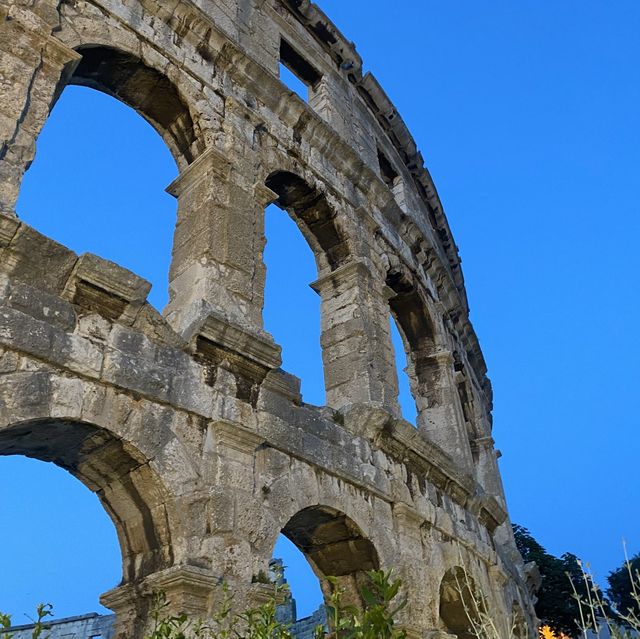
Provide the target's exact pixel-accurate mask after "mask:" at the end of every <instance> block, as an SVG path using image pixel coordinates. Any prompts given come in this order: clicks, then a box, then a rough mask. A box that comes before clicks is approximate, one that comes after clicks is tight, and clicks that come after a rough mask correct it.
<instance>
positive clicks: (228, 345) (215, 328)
mask: <svg viewBox="0 0 640 639" xmlns="http://www.w3.org/2000/svg"><path fill="white" fill-rule="evenodd" d="M187 339H188V340H189V342H191V344H192V347H193V348H194V349H195V351H196V352H200V353H201V354H204V353H202V348H201V347H200V346H199V341H200V340H204V341H205V342H210V343H211V344H215V345H217V346H220V347H222V348H223V349H224V350H228V351H231V352H233V353H235V354H236V355H239V356H240V357H243V358H247V359H249V360H252V361H254V362H255V363H256V364H258V365H260V366H263V367H265V368H266V369H277V368H280V365H281V364H282V358H281V356H280V352H281V348H280V346H278V345H277V344H276V343H275V342H274V341H273V340H272V339H270V338H269V337H268V336H267V334H266V333H265V334H264V335H258V334H257V333H253V332H250V331H248V330H246V329H245V328H242V327H240V326H238V325H236V324H233V323H231V322H230V321H229V320H228V319H227V318H225V317H223V316H222V315H219V314H217V313H213V312H210V313H209V315H208V316H207V317H205V318H204V320H202V321H201V323H200V324H199V325H196V326H195V327H193V328H192V329H191V331H190V332H189V335H188V336H187Z"/></svg>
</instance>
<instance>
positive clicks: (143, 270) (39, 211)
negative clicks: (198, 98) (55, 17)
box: [16, 47, 196, 309]
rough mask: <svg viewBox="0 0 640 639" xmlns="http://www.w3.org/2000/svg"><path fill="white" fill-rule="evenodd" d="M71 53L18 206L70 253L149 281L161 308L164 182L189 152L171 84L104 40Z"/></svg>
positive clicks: (184, 118)
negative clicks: (69, 71) (74, 61)
mask: <svg viewBox="0 0 640 639" xmlns="http://www.w3.org/2000/svg"><path fill="white" fill-rule="evenodd" d="M80 53H81V54H82V56H83V57H82V59H81V60H80V62H79V64H78V66H77V67H76V69H75V71H74V73H73V75H72V76H71V78H70V79H69V81H68V84H67V86H66V88H65V86H60V88H59V93H61V95H60V98H59V99H58V100H57V101H56V104H55V107H54V108H53V110H52V112H51V114H50V117H49V119H48V120H47V122H46V124H45V126H44V127H43V130H42V132H41V134H40V136H39V137H38V143H37V147H38V148H37V154H36V157H35V160H34V162H33V164H32V165H31V167H30V169H29V170H28V171H27V173H26V174H25V177H24V180H23V184H22V188H21V190H20V197H19V200H18V204H17V207H16V208H17V212H18V214H19V216H20V217H21V218H22V219H24V221H26V222H27V223H28V224H31V225H32V226H34V227H35V228H36V229H38V230H39V231H40V232H42V233H44V234H46V235H48V236H50V237H52V238H53V239H55V240H57V241H59V242H61V243H62V244H64V245H65V246H68V247H69V248H71V249H72V250H74V251H76V252H78V253H83V252H91V253H95V254H97V255H99V256H100V257H104V258H107V259H109V260H112V261H114V262H116V263H118V264H119V265H121V266H124V267H125V268H128V269H130V270H132V271H133V272H135V273H136V274H137V275H141V276H142V277H144V278H145V279H148V280H149V281H151V283H152V284H153V289H152V292H151V294H150V296H149V301H150V302H151V303H152V304H153V305H154V306H156V308H158V309H162V308H163V307H164V306H165V304H166V302H167V298H168V271H169V262H170V258H171V247H172V240H173V232H174V227H175V220H176V201H175V199H174V198H173V197H172V196H170V195H168V194H167V193H165V188H166V186H167V185H168V184H169V183H170V182H171V181H172V180H173V179H174V178H175V177H176V173H177V169H176V163H177V164H178V165H180V166H186V164H187V163H188V162H190V161H191V160H192V159H193V154H194V151H195V144H196V143H195V133H194V127H193V122H192V119H191V116H190V114H189V110H188V109H187V107H186V106H185V104H184V102H183V101H182V99H181V97H180V95H179V94H178V92H177V90H176V89H175V87H174V86H173V84H172V83H171V82H170V81H169V80H168V79H167V78H166V77H165V76H163V75H162V74H160V73H159V72H157V71H155V70H154V69H151V68H149V67H147V66H145V65H144V64H143V62H142V61H141V60H140V59H139V58H136V57H135V56H131V55H129V54H126V53H123V52H120V51H117V50H115V49H111V48H108V47H85V48H82V49H81V50H80ZM69 85H79V86H69ZM92 89H96V90H92ZM163 140H164V142H163Z"/></svg>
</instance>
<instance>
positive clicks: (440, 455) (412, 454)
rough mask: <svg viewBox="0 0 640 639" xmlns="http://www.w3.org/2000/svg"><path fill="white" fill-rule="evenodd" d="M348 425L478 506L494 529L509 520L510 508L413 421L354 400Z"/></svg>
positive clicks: (346, 419)
mask: <svg viewBox="0 0 640 639" xmlns="http://www.w3.org/2000/svg"><path fill="white" fill-rule="evenodd" d="M341 413H342V416H343V420H344V424H345V427H346V428H347V430H348V431H350V432H352V433H354V434H360V435H363V436H365V437H367V438H368V439H370V440H371V441H372V442H373V443H374V444H375V445H376V446H378V447H379V448H380V449H381V450H382V451H383V452H385V453H387V454H389V455H390V456H391V457H392V458H394V459H396V460H398V461H400V462H402V463H408V464H412V465H414V466H416V467H417V469H418V470H419V472H420V474H421V475H422V476H423V477H424V478H425V479H426V480H427V481H429V482H431V483H433V484H434V485H435V486H437V487H438V488H440V489H441V490H443V491H444V492H445V493H446V494H447V495H449V496H450V497H451V498H452V499H453V500H454V501H455V502H456V503H458V504H459V505H460V506H462V507H464V508H470V509H472V510H475V512H476V513H477V514H478V515H479V517H480V521H481V522H482V523H483V525H485V526H486V527H487V528H488V529H489V530H490V531H491V532H493V531H494V530H495V529H496V528H497V527H498V526H499V525H500V524H502V523H503V522H504V521H505V520H506V517H507V515H506V512H505V511H504V509H503V508H502V507H501V506H500V504H498V502H497V501H496V499H495V498H494V497H492V496H491V495H487V494H485V493H484V491H483V489H482V488H481V487H480V485H479V484H478V483H477V482H476V481H475V480H474V479H473V478H472V477H471V476H469V475H468V474H466V473H461V472H460V471H459V470H458V469H457V468H456V467H455V464H454V462H453V460H452V459H451V457H449V456H448V455H447V454H446V453H445V452H444V451H443V450H442V449H441V448H440V447H439V446H437V445H436V444H434V443H432V442H428V441H426V440H425V439H424V438H423V437H422V436H421V435H420V433H419V432H418V431H417V430H416V429H415V428H414V427H413V426H411V424H409V423H408V422H406V421H405V420H403V419H398V418H397V417H394V416H393V415H391V414H390V413H389V412H387V411H386V410H385V409H384V408H381V407H372V406H368V405H365V404H351V405H349V406H347V407H346V408H345V409H343V411H341Z"/></svg>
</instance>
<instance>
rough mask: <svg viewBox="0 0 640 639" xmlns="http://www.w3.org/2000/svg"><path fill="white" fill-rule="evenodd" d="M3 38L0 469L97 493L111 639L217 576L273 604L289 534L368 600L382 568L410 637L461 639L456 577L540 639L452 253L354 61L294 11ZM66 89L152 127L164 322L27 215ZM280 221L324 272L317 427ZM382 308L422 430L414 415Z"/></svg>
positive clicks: (105, 4)
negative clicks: (153, 604)
mask: <svg viewBox="0 0 640 639" xmlns="http://www.w3.org/2000/svg"><path fill="white" fill-rule="evenodd" d="M0 21H1V22H0V56H1V57H0V87H1V93H0V134H1V136H2V139H3V143H2V149H1V151H0V212H1V214H0V454H25V455H30V456H33V457H37V458H40V459H46V460H50V461H53V462H55V463H57V464H59V465H60V466H62V467H64V468H66V469H68V470H69V471H70V472H72V473H73V474H74V475H76V476H77V477H78V478H79V479H80V480H81V481H83V482H84V483H85V484H86V485H87V486H89V487H90V488H91V489H92V490H94V491H95V492H96V493H97V494H98V495H99V497H100V499H101V500H102V503H103V504H104V506H105V508H106V509H107V512H108V513H109V514H110V516H111V517H112V519H113V522H114V525H115V527H116V530H117V532H118V535H119V539H120V544H121V548H122V556H123V581H122V583H121V584H120V585H119V586H118V587H117V588H116V589H114V590H112V591H110V592H109V593H106V594H105V595H104V597H103V601H104V603H105V605H107V606H108V607H110V608H111V609H112V610H114V611H115V612H116V614H117V633H118V636H119V637H125V636H126V637H139V636H140V635H141V632H142V631H143V628H144V625H145V622H146V621H145V615H146V613H147V610H148V606H149V592H150V591H151V590H152V589H153V588H162V589H164V590H165V591H167V593H168V594H169V596H170V598H171V600H172V602H173V605H174V606H175V607H176V608H177V609H183V610H186V611H190V612H194V613H197V614H206V611H207V610H208V609H209V608H210V606H211V604H212V600H213V598H214V597H215V592H216V588H215V584H216V583H217V581H218V579H219V578H220V577H221V576H224V577H225V578H226V579H227V580H229V581H230V582H231V583H232V584H233V587H234V588H235V589H236V590H237V592H238V597H237V601H238V602H251V601H253V602H255V601H260V600H261V599H262V598H263V597H264V596H265V588H266V587H265V586H264V585H261V584H259V583H255V582H256V579H255V577H256V576H257V575H258V574H259V573H260V572H261V571H265V570H266V569H267V567H268V562H269V559H270V558H271V553H272V550H273V546H274V543H275V540H276V538H277V536H278V534H279V533H280V532H281V531H284V533H285V534H287V535H288V536H289V537H290V538H291V539H292V540H293V541H294V542H295V543H296V544H297V545H298V547H299V548H300V549H301V550H302V551H303V552H304V553H305V554H306V555H307V557H308V559H309V560H310V562H311V563H312V565H313V566H314V568H315V570H316V572H317V574H318V575H319V576H320V578H321V579H323V577H324V576H326V575H336V576H338V577H339V579H340V581H341V583H342V584H343V585H344V586H345V587H346V588H347V589H348V590H349V592H351V593H352V596H353V597H356V594H355V593H356V591H357V585H358V583H359V582H360V580H361V579H362V573H363V571H366V570H368V569H370V568H372V567H375V566H383V567H385V568H387V567H394V568H395V570H396V572H397V573H398V574H399V575H400V576H401V577H402V579H403V581H404V584H405V588H406V590H407V593H408V594H409V605H408V607H407V608H406V610H405V611H404V612H403V615H404V622H405V623H406V626H407V628H408V630H409V632H410V636H412V637H424V636H427V635H428V634H429V633H432V632H434V631H447V630H449V631H451V630H455V629H454V628H451V624H449V625H447V624H446V623H445V621H443V620H446V619H448V618H449V617H448V613H447V606H450V605H454V604H450V600H451V598H452V596H453V595H451V593H450V592H449V591H448V590H447V588H446V587H445V586H446V583H447V582H446V579H445V577H446V576H447V575H450V574H452V573H451V571H452V570H455V569H456V567H457V566H460V565H464V566H465V567H466V569H467V571H468V573H469V574H470V575H471V576H472V578H473V580H474V582H475V583H476V584H477V586H478V587H479V588H481V589H482V591H483V594H484V596H485V597H486V599H487V601H488V602H490V604H491V606H493V607H494V608H495V609H496V611H498V613H497V614H499V615H501V617H502V618H504V619H506V618H507V617H508V616H509V615H511V611H512V610H515V609H517V610H520V611H522V615H521V616H522V617H523V619H525V621H526V622H531V620H532V618H533V617H532V614H533V613H532V608H531V601H530V596H529V594H528V591H527V585H526V574H525V570H524V567H523V565H522V561H521V558H520V557H519V555H518V553H517V551H516V549H515V545H514V542H513V538H512V535H511V531H510V526H509V522H508V518H507V515H506V510H505V509H506V506H505V501H504V494H503V490H502V485H501V481H500V475H499V471H498V468H497V464H496V453H495V451H494V448H493V440H492V438H491V402H492V398H491V386H490V383H489V381H488V379H487V377H486V368H485V364H484V360H483V357H482V353H481V351H480V349H479V346H478V342H477V339H476V336H475V334H474V331H473V328H472V326H471V324H470V323H469V319H468V307H467V302H466V296H465V291H464V284H463V279H462V273H461V270H460V263H459V258H458V255H457V249H456V246H455V243H454V241H453V239H452V237H451V233H450V231H449V228H448V225H447V222H446V218H445V217H444V213H443V211H442V206H441V204H440V202H439V200H438V196H437V193H436V191H435V187H434V186H433V183H432V181H431V179H430V177H429V174H428V173H427V171H426V169H424V167H423V162H422V158H421V156H420V154H419V153H418V151H417V149H416V147H415V143H414V142H413V140H412V138H411V136H410V134H409V133H408V131H407V129H406V127H405V125H404V124H403V122H402V120H401V118H400V116H399V115H398V113H397V112H396V111H395V109H394V107H393V105H392V104H391V103H390V102H389V100H388V98H387V97H386V95H385V94H384V92H383V90H382V89H381V88H380V86H379V85H378V83H377V82H376V80H375V78H374V77H373V76H372V75H371V74H366V75H365V76H363V75H362V72H361V61H360V58H359V56H358V55H357V53H356V51H355V49H354V47H353V45H351V44H350V43H348V42H347V41H346V40H345V39H344V37H343V36H342V35H341V34H340V33H339V32H338V31H337V29H336V28H335V26H334V25H332V24H331V23H330V22H329V21H328V20H327V18H326V17H325V16H324V14H322V12H321V11H320V10H319V9H318V8H317V7H316V6H315V5H313V4H310V3H308V2H307V1H306V0H242V1H241V0H193V1H192V0H172V2H169V3H167V2H157V1H155V0H92V1H86V0H62V1H59V0H0ZM280 61H283V62H284V63H286V64H287V65H288V66H290V67H291V68H293V70H294V71H296V72H297V74H298V75H299V76H300V77H301V78H302V79H304V80H305V81H306V82H307V83H308V85H309V101H308V104H307V103H305V102H304V101H302V100H301V99H299V98H298V97H297V96H296V95H294V94H293V93H292V92H291V91H289V90H288V89H287V88H286V87H285V86H284V85H283V84H282V83H281V82H280V81H279V79H278V69H279V63H280ZM70 83H71V84H74V83H75V84H82V85H86V86H90V87H93V88H96V89H98V90H101V91H105V92H107V93H109V94H111V95H114V96H115V97H116V98H118V99H120V100H121V101H123V102H125V103H126V104H128V105H130V106H132V107H133V108H135V109H137V110H138V111H139V112H140V113H141V114H142V115H143V116H144V117H145V118H147V120H149V121H150V122H151V123H152V124H153V125H154V126H155V128H156V130H157V131H158V132H159V133H160V135H161V136H162V137H163V139H164V140H165V142H166V143H167V145H168V147H169V148H170V150H171V151H172V153H173V155H174V158H175V160H176V163H177V165H178V167H179V170H180V175H179V177H178V178H177V179H176V180H175V181H174V183H173V184H172V185H170V187H169V191H170V192H171V193H172V194H173V195H174V196H175V197H176V198H177V200H178V220H177V224H176V229H175V238H174V245H173V256H172V265H171V272H170V283H169V287H170V302H169V305H168V307H167V308H166V309H165V312H164V316H160V315H159V314H158V313H157V312H156V311H155V310H154V309H153V308H152V307H151V306H149V305H148V304H147V303H146V295H147V293H148V290H149V285H148V284H147V283H146V282H144V281H143V280H141V279H140V278H138V277H136V276H135V275H133V274H132V273H130V272H128V271H126V270H124V269H122V268H120V267H118V266H117V265H115V264H112V263H110V262H107V261H105V260H102V259H100V258H98V257H96V256H93V255H82V256H80V257H78V256H77V255H75V254H74V253H72V252H71V251H69V250H67V249H66V248H64V247H63V246H60V245H59V244H57V243H55V242H54V241H52V240H50V239H48V238H46V237H44V236H42V235H40V234H39V233H38V232H37V230H35V229H32V228H30V227H29V226H27V225H26V224H24V223H21V222H20V221H19V220H18V219H17V218H16V215H15V211H14V206H15V201H16V198H17V194H18V192H19V188H20V182H21V179H22V175H23V174H24V172H25V170H26V169H27V168H28V166H29V163H30V162H31V160H32V159H33V156H34V153H35V141H36V139H37V137H38V134H39V132H40V130H41V129H42V126H43V125H44V122H45V121H46V119H47V116H48V113H49V111H50V109H51V107H52V105H53V104H54V103H55V100H56V99H57V97H58V96H59V95H60V93H61V91H62V90H63V89H64V87H65V86H66V85H67V84H70ZM272 202H275V203H276V204H277V205H279V206H281V207H282V208H284V209H286V210H287V211H288V212H289V213H290V214H291V215H292V216H293V217H294V219H295V220H296V222H297V223H298V225H299V227H300V229H301V231H302V232H303V234H304V235H305V237H306V239H307V240H308V242H309V245H310V246H311V248H312V249H313V251H314V254H315V256H316V262H317V266H318V279H317V281H316V282H315V283H314V287H315V289H316V290H317V291H318V294H319V295H320V296H321V300H322V311H321V312H322V318H321V322H322V339H321V341H322V348H323V361H324V370H325V384H326V391H327V404H328V405H327V406H326V407H321V408H319V407H314V406H309V405H305V404H303V403H302V402H301V398H300V394H299V382H298V380H296V379H295V378H294V377H292V376H291V375H288V374H287V373H285V372H284V371H282V370H280V368H279V366H280V361H281V360H280V349H279V347H278V346H277V345H276V344H275V343H274V342H273V339H272V338H271V336H270V335H269V334H267V333H266V332H265V331H264V329H263V325H262V305H263V290H264V280H265V268H264V264H263V261H262V249H263V246H264V209H265V207H266V206H267V205H268V204H269V203H272ZM390 313H391V314H392V315H393V316H394V317H395V319H396V320H397V322H398V324H399V326H400V329H401V332H402V335H403V338H404V341H405V347H406V350H407V354H408V361H409V375H410V378H411V384H412V391H413V394H414V397H415V399H416V404H417V407H418V424H417V428H414V427H412V426H411V425H410V424H408V423H406V422H405V421H403V420H402V419H401V418H400V416H399V408H398V403H397V376H396V372H395V367H394V361H393V354H392V348H391V343H390V336H389V314H390ZM443 580H444V581H443ZM324 586H325V588H326V587H328V585H327V583H326V581H324ZM454 603H455V602H454ZM514 606H515V608H514Z"/></svg>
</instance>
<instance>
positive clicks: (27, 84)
mask: <svg viewBox="0 0 640 639" xmlns="http://www.w3.org/2000/svg"><path fill="white" fill-rule="evenodd" d="M53 4H54V3H51V5H53ZM49 22H57V12H56V10H55V8H54V7H53V6H49V3H47V2H42V1H40V2H35V3H33V6H32V10H29V9H25V8H24V7H17V6H15V5H14V6H12V7H11V8H5V7H0V69H2V74H0V142H1V145H2V146H1V147H0V213H1V214H4V215H10V216H15V214H16V213H15V205H16V200H17V199H18V193H19V190H20V184H21V182H22V176H23V175H24V172H25V171H26V170H27V169H28V168H29V165H30V164H31V162H32V160H33V157H34V155H35V142H36V138H37V137H38V135H39V133H40V131H41V130H42V127H43V125H44V123H45V121H46V119H47V117H48V115H49V111H50V110H51V107H52V106H53V104H54V103H55V100H56V98H57V97H58V96H57V94H58V92H59V91H60V90H61V88H62V87H64V84H65V80H66V78H67V77H68V76H69V75H70V74H71V73H72V72H73V69H74V68H75V65H76V64H77V63H78V61H79V60H80V57H81V56H80V55H79V54H78V53H77V52H76V51H73V50H72V49H69V48H67V47H66V46H64V45H63V44H62V43H61V42H59V41H58V40H56V39H55V38H53V37H52V36H51V35H49V33H50V32H51V28H52V25H51V24H49ZM23 24H24V25H25V26H23ZM27 24H28V25H29V26H26V25H27ZM34 26H35V28H34Z"/></svg>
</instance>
